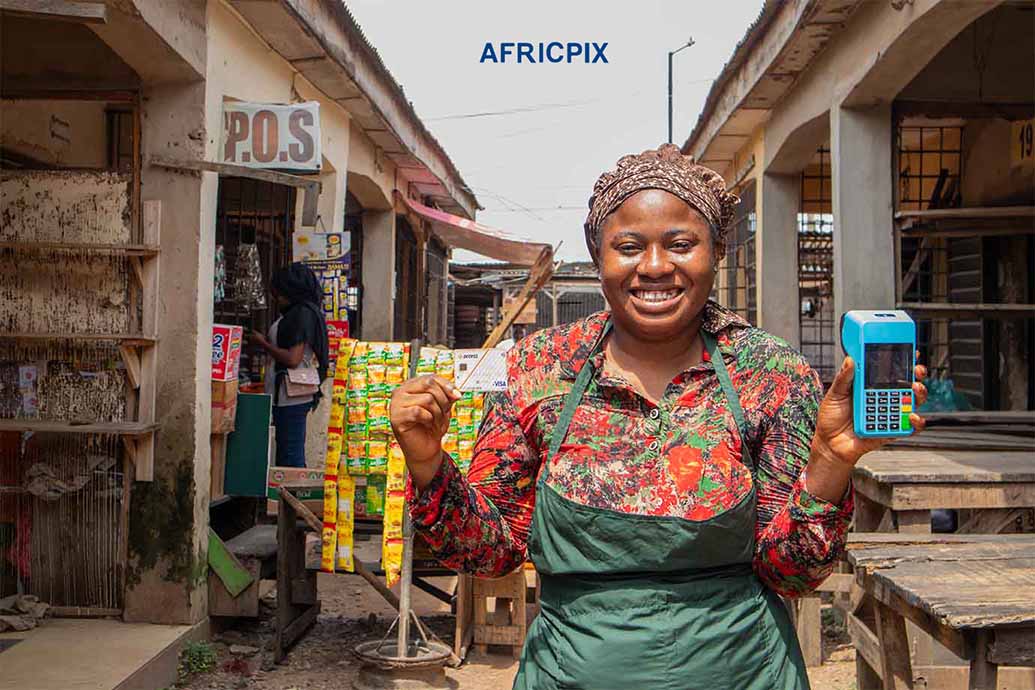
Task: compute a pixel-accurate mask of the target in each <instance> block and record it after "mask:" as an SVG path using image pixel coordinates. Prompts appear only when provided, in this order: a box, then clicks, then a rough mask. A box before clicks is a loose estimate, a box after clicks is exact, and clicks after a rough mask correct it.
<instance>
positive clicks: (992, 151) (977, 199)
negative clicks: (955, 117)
mask: <svg viewBox="0 0 1035 690" xmlns="http://www.w3.org/2000/svg"><path fill="white" fill-rule="evenodd" d="M1015 146H1017V142H1016V141H1014V139H1013V134H1012V132H1011V128H1010V122H1009V121H1007V120H1000V119H980V120H968V121H967V123H966V125H965V126H964V128H963V188H962V196H963V205H964V206H1008V205H1017V206H1022V205H1029V204H1033V203H1035V166H1032V165H1031V164H1030V163H1029V164H1027V165H1024V166H1016V167H1015V166H1011V165H1010V151H1011V150H1012V148H1013V147H1015Z"/></svg>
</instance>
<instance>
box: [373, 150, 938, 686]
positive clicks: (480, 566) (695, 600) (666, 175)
mask: <svg viewBox="0 0 1035 690" xmlns="http://www.w3.org/2000/svg"><path fill="white" fill-rule="evenodd" d="M735 201H736V199H735V197H734V196H733V195H732V194H729V193H728V192H726V190H725V183H724V182H723V181H722V178H720V177H719V176H718V175H716V174H715V173H713V172H711V171H710V170H707V169H705V168H703V167H701V166H698V165H695V164H694V163H693V161H692V160H690V159H689V158H686V157H684V156H682V155H681V154H680V153H679V150H678V149H677V148H676V147H674V146H671V145H666V146H662V147H661V148H660V149H658V150H657V151H647V152H644V153H643V154H640V155H638V156H626V157H624V158H622V159H621V160H620V161H619V162H618V165H617V167H616V169H615V170H613V171H610V172H607V173H604V174H603V175H601V177H600V179H599V180H598V181H597V183H596V185H595V186H594V193H593V196H592V198H591V199H590V202H589V206H590V210H589V215H588V217H587V219H586V223H585V232H586V242H587V245H588V246H589V249H590V253H591V255H592V256H593V259H594V262H595V263H596V265H597V268H598V269H599V271H600V278H601V283H602V285H603V289H604V293H605V295H606V297H607V301H608V304H609V306H610V310H609V311H604V312H600V313H598V314H594V315H591V316H589V317H587V318H585V319H582V320H581V321H577V322H575V323H571V324H566V325H564V326H560V327H557V328H552V329H546V330H543V331H538V332H537V333H535V334H533V335H531V336H529V337H528V338H526V339H524V340H522V341H521V342H519V343H518V344H517V345H515V346H514V347H513V348H512V349H511V350H510V352H509V353H508V377H509V381H508V389H507V391H506V392H504V393H499V394H494V395H493V396H489V397H487V399H486V409H485V416H484V419H483V422H482V426H481V429H480V430H479V435H478V441H477V443H476V446H475V451H474V459H473V461H472V464H471V469H470V471H469V473H468V475H467V477H464V476H463V475H461V474H460V472H459V471H458V470H457V469H456V466H455V465H454V463H453V462H452V461H451V460H450V459H449V457H448V456H446V455H444V454H443V452H442V450H441V448H440V438H441V435H442V433H443V431H444V430H445V429H446V428H447V427H448V421H449V409H450V407H451V406H452V404H453V401H455V400H456V398H457V397H458V394H457V393H456V391H455V389H453V388H452V385H451V384H450V383H449V382H447V381H445V380H443V379H438V378H435V377H426V378H419V379H414V380H411V381H408V382H407V383H406V384H404V385H403V386H402V387H400V388H399V389H398V390H397V391H396V393H395V395H394V396H393V399H392V411H391V417H392V426H393V428H394V430H395V434H396V438H397V439H398V440H399V444H400V446H401V447H402V449H403V453H404V455H405V457H406V463H407V466H408V467H409V470H410V477H411V479H412V486H411V490H410V502H411V514H412V516H413V520H414V524H415V526H416V528H417V529H418V530H419V531H420V532H421V534H422V535H423V536H424V539H425V541H426V542H427V543H428V544H429V545H430V546H431V547H432V549H433V550H434V551H435V553H436V555H437V556H438V558H439V559H440V560H442V561H443V562H444V563H446V564H448V565H449V566H450V567H453V568H455V569H457V570H460V571H464V572H469V573H474V574H477V575H482V576H489V577H492V576H499V575H503V574H506V573H507V572H510V571H511V570H513V569H514V568H516V567H519V566H520V565H521V564H522V563H523V562H524V561H525V560H526V558H527V559H531V561H532V562H533V563H534V564H535V566H536V570H537V571H538V573H539V575H540V578H541V582H542V589H541V610H540V615H539V616H538V617H537V618H536V620H535V622H534V623H533V625H532V627H531V628H530V630H529V632H528V638H527V640H526V643H525V648H524V652H523V657H522V663H521V669H520V671H519V672H518V677H517V678H516V679H515V684H514V687H515V688H516V689H518V690H532V689H533V688H534V689H535V690H557V689H563V688H566V689H572V688H583V689H585V690H609V689H611V688H615V689H617V688H623V689H624V688H680V689H681V690H695V689H697V690H712V689H713V688H736V689H737V690H774V689H779V690H805V689H806V688H808V678H807V676H806V674H805V669H804V664H803V662H802V656H801V650H800V649H799V647H798V642H797V638H796V636H795V635H794V631H793V628H792V626H791V624H790V621H789V620H788V616H787V611H786V609H785V608H784V606H783V604H782V602H781V601H780V599H779V597H778V596H777V595H778V594H782V595H785V596H795V595H800V594H802V593H805V592H808V591H810V590H812V589H814V588H815V587H816V586H817V585H818V584H819V583H820V582H821V581H822V580H823V579H824V578H825V577H826V576H827V575H828V574H829V573H830V571H831V569H832V568H833V565H834V563H835V562H836V560H837V559H838V557H839V556H840V554H841V552H842V550H843V548H844V543H845V533H846V531H847V529H848V523H849V522H850V521H851V516H852V498H853V497H852V491H851V484H850V477H851V472H852V467H853V465H854V464H855V462H856V461H857V460H858V458H859V457H860V456H861V455H862V454H863V453H864V452H866V451H868V450H872V449H873V448H876V447H877V446H878V445H880V444H881V443H882V442H883V441H884V440H883V439H878V440H873V441H871V440H869V439H859V438H857V437H855V435H854V433H853V430H852V429H853V423H852V415H851V398H850V396H851V383H852V374H853V366H852V364H851V360H850V359H848V360H846V364H845V366H844V367H842V369H841V371H840V373H839V374H838V376H837V378H836V379H835V380H834V382H833V384H832V386H831V389H830V392H829V393H828V394H827V396H826V398H825V399H823V400H822V402H821V392H822V389H821V388H820V385H819V378H818V377H817V375H816V373H815V371H813V370H812V368H811V367H810V366H809V365H808V363H807V362H806V361H805V359H804V358H803V357H802V356H801V354H800V353H798V352H796V351H795V350H793V349H792V348H790V347H789V346H788V345H787V344H786V343H784V342H783V341H781V340H778V339H777V338H774V337H773V336H771V335H769V334H768V333H766V332H764V331H762V330H760V329H757V328H753V327H751V326H750V325H749V324H748V323H747V322H746V321H744V320H743V319H741V318H740V317H739V316H737V315H736V314H734V313H733V312H731V311H729V310H727V309H724V308H723V307H721V306H719V305H718V304H716V303H715V302H713V301H711V300H709V299H708V295H709V293H710V292H711V289H712V283H713V281H714V278H715V270H716V262H717V261H718V259H719V258H720V257H721V256H722V254H723V252H724V249H725V237H726V232H727V228H728V226H729V221H730V217H731V215H732V213H733V205H734V203H735ZM923 376H924V371H923V367H918V369H917V372H916V377H917V380H918V381H919V380H921V379H922V378H923ZM914 393H915V395H916V397H917V400H918V401H922V400H923V399H925V398H926V389H925V388H924V387H923V384H922V383H916V384H914ZM913 423H914V425H918V428H921V429H922V428H923V421H922V420H921V419H920V418H919V417H917V416H915V415H914V416H913Z"/></svg>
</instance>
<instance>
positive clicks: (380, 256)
mask: <svg viewBox="0 0 1035 690" xmlns="http://www.w3.org/2000/svg"><path fill="white" fill-rule="evenodd" d="M394 291H395V211H394V210H389V211H367V212H366V213H364V214H363V305H362V308H363V332H362V333H361V334H360V337H362V338H363V339H364V340H391V339H392V329H393V326H394V323H393V315H394V312H393V310H392V304H393V303H394V302H393V298H394V295H393V293H394Z"/></svg>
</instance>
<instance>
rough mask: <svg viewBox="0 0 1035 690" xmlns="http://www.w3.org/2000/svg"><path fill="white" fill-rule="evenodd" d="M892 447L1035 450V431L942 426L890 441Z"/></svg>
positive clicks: (889, 445)
mask: <svg viewBox="0 0 1035 690" xmlns="http://www.w3.org/2000/svg"><path fill="white" fill-rule="evenodd" d="M888 448H889V449H892V450H894V449H900V448H906V449H912V448H931V449H940V448H944V449H946V450H971V451H981V450H985V451H1000V450H1001V451H1010V450H1023V451H1028V452H1032V451H1035V435H1016V434H999V433H983V432H981V431H980V430H977V429H953V428H946V427H941V428H937V429H929V430H927V431H924V432H923V433H919V434H914V435H913V436H903V437H901V438H897V439H894V440H893V441H891V442H890V443H889V444H888Z"/></svg>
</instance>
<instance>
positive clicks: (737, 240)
mask: <svg viewBox="0 0 1035 690" xmlns="http://www.w3.org/2000/svg"><path fill="white" fill-rule="evenodd" d="M757 218H758V217H757V215H756V212H755V182H754V180H752V181H751V182H749V183H748V184H747V185H745V187H744V188H743V189H742V190H740V202H739V203H738V204H737V210H736V214H735V215H734V219H733V224H732V226H731V227H730V231H729V235H728V238H727V240H726V258H725V259H724V260H723V261H722V263H721V264H720V266H719V276H718V281H717V285H718V289H717V291H716V293H717V294H716V298H717V300H718V301H719V302H720V303H721V304H723V305H724V306H726V307H727V308H729V309H730V310H732V311H735V312H736V313H738V314H740V315H741V316H743V317H744V318H745V319H746V320H747V321H748V323H750V324H753V325H754V324H757V323H758V290H757V287H756V284H755V230H756V227H757Z"/></svg>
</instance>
